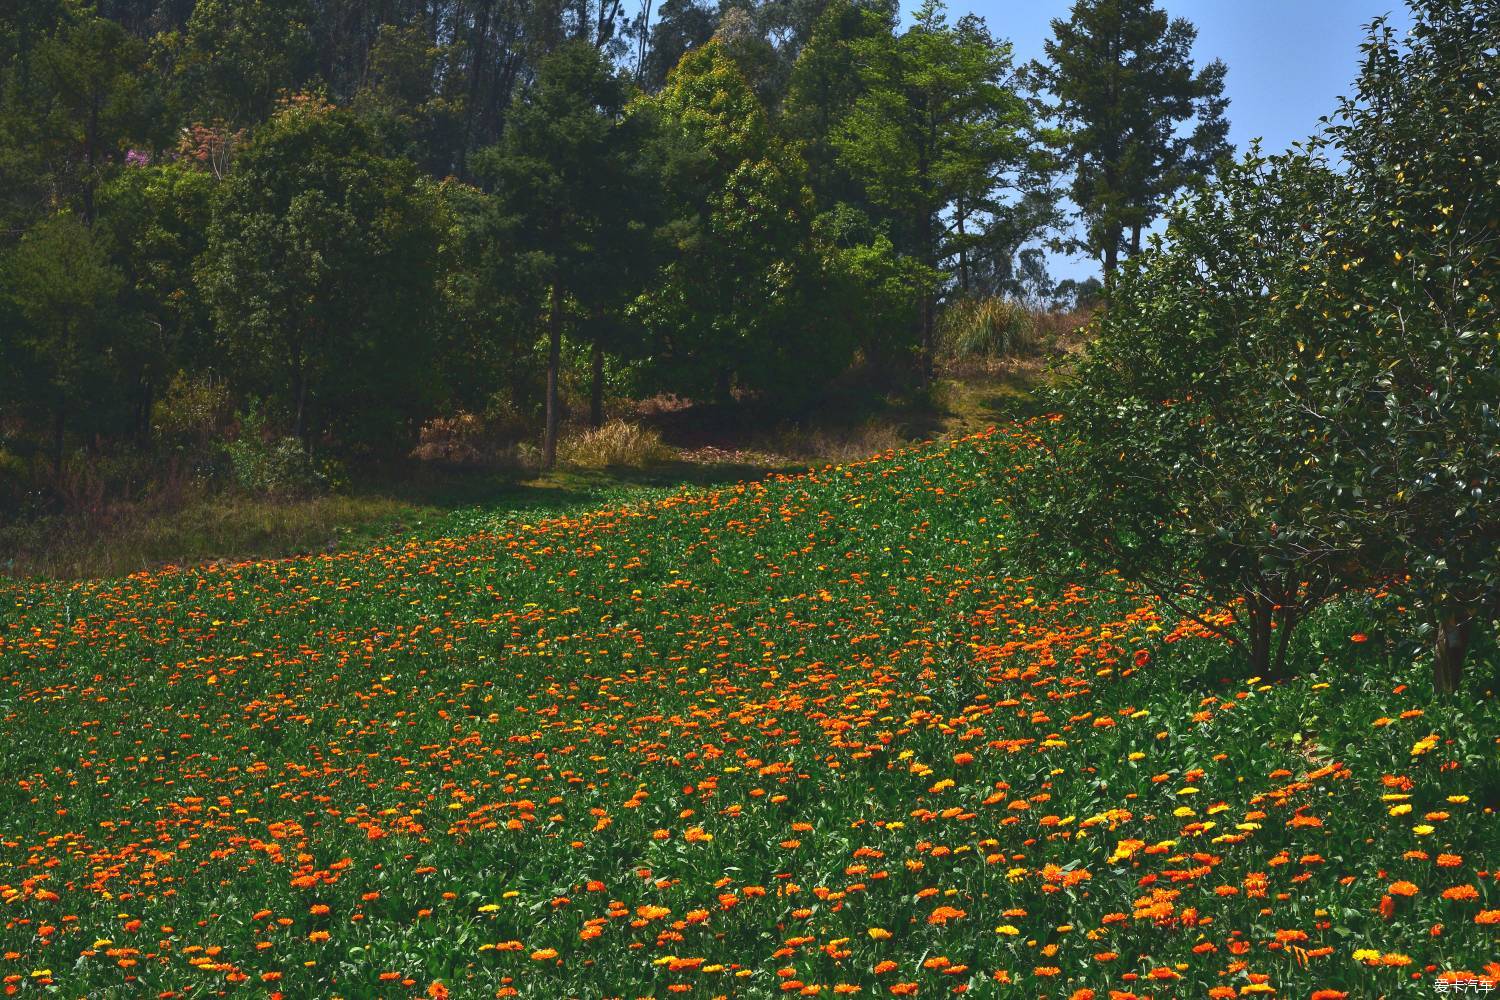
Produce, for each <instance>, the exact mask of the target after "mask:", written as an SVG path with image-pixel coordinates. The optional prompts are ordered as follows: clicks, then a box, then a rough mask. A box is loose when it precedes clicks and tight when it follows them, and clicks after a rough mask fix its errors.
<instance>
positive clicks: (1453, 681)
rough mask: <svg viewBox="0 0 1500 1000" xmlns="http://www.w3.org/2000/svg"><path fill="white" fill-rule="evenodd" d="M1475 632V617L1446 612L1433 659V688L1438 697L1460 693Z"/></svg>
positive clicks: (1438, 633) (1434, 646)
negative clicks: (1459, 688) (1471, 640)
mask: <svg viewBox="0 0 1500 1000" xmlns="http://www.w3.org/2000/svg"><path fill="white" fill-rule="evenodd" d="M1473 630H1474V618H1473V616H1471V615H1468V614H1464V613H1462V612H1452V611H1449V612H1445V613H1444V614H1443V620H1442V621H1441V622H1439V623H1438V630H1437V640H1436V641H1435V642H1434V643H1433V658H1432V686H1433V688H1434V689H1435V690H1436V691H1437V693H1438V694H1453V693H1454V692H1455V691H1457V690H1458V686H1459V684H1460V682H1461V681H1462V680H1463V672H1464V657H1465V656H1467V655H1468V653H1469V640H1470V639H1471V638H1472V637H1473Z"/></svg>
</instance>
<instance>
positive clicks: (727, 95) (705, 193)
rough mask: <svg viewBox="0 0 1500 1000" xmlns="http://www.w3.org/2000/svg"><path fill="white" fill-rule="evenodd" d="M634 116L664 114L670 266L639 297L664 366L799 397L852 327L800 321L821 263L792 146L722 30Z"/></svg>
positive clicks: (720, 383) (727, 386)
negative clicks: (775, 128) (783, 137)
mask: <svg viewBox="0 0 1500 1000" xmlns="http://www.w3.org/2000/svg"><path fill="white" fill-rule="evenodd" d="M635 114H637V115H647V114H649V115H652V116H654V118H655V119H656V123H657V128H658V129H659V133H658V135H659V141H660V142H661V143H662V144H663V145H664V148H665V152H664V155H663V160H664V166H663V181H664V183H665V185H666V191H667V197H668V199H669V201H670V204H671V205H672V206H673V207H672V213H673V215H672V218H671V219H670V220H669V222H668V224H667V225H666V226H665V227H664V231H663V234H662V237H663V239H664V241H665V242H666V244H667V246H666V249H665V253H666V255H667V260H666V263H665V264H664V266H663V268H662V271H661V273H660V275H659V276H658V278H657V279H656V280H655V281H654V282H652V283H651V284H650V285H649V286H648V287H647V288H645V289H644V290H643V294H642V296H641V300H640V302H639V303H638V305H637V313H638V314H639V315H640V317H641V319H642V321H643V322H644V323H645V324H646V325H647V327H648V328H649V329H650V330H651V331H652V332H653V334H654V336H655V338H656V343H657V354H658V358H657V362H658V371H659V372H661V373H670V375H669V377H670V380H671V382H672V383H674V384H676V385H678V386H680V387H681V388H682V389H684V390H686V391H689V392H694V393H700V394H701V393H712V394H714V395H716V396H717V397H718V398H720V399H721V400H724V399H727V398H728V397H729V393H730V390H731V388H732V387H733V386H734V385H735V383H736V382H738V383H739V384H740V385H741V386H743V387H745V388H753V389H760V390H772V391H779V392H784V393H786V394H787V395H791V396H795V395H796V394H797V393H798V392H800V391H801V390H802V389H804V388H805V386H806V385H807V384H808V383H809V381H811V379H813V378H816V373H821V372H826V371H827V367H826V364H827V360H826V359H827V356H828V352H832V353H834V354H837V353H839V352H840V351H841V350H843V347H842V345H840V344H839V343H838V341H839V340H840V337H841V335H843V334H844V333H845V331H842V330H835V329H824V330H811V329H809V327H808V326H807V325H806V323H807V319H808V312H807V310H806V309H805V302H806V297H807V295H808V294H809V293H810V292H811V291H812V290H813V289H814V288H815V287H816V284H817V282H818V280H819V278H820V274H819V266H818V263H817V257H816V255H815V253H814V251H813V244H812V221H813V213H812V198H811V193H810V192H809V191H808V189H807V184H806V176H805V168H804V167H803V164H802V162H801V160H800V158H799V157H798V156H797V153H796V150H795V149H794V148H792V147H791V146H789V145H788V144H786V143H785V142H783V141H781V139H780V138H779V137H778V136H776V135H775V134H774V132H773V131H772V128H771V121H770V118H769V116H768V115H767V113H766V111H765V108H764V107H763V106H762V104H761V103H760V100H759V98H758V96H757V95H756V93H755V90H754V89H753V88H752V86H751V84H750V82H749V81H748V80H747V79H746V78H745V76H744V74H743V73H742V72H741V70H740V67H739V65H738V63H736V61H735V60H734V58H733V57H732V56H731V54H730V53H729V52H728V51H727V50H726V48H725V46H724V45H723V44H722V43H721V42H720V41H718V40H714V41H712V42H710V43H708V44H707V45H704V46H701V47H699V48H697V49H694V50H693V51H691V52H689V53H688V54H687V55H686V56H685V57H684V58H683V60H682V62H681V63H679V64H678V66H677V69H676V71H675V72H674V73H673V74H672V76H671V78H670V79H669V80H668V82H667V86H666V87H665V88H664V89H663V90H662V91H661V93H660V94H657V95H655V96H654V97H652V98H651V99H649V100H648V101H644V102H642V103H641V104H640V105H638V106H637V107H636V108H635ZM843 353H844V354H845V356H846V357H847V350H843Z"/></svg>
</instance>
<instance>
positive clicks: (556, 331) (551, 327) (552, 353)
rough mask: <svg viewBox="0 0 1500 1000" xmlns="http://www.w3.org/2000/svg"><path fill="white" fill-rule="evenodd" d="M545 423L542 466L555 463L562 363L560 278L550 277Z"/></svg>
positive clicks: (548, 466) (548, 467)
mask: <svg viewBox="0 0 1500 1000" xmlns="http://www.w3.org/2000/svg"><path fill="white" fill-rule="evenodd" d="M547 334H548V341H547V424H546V427H545V429H544V430H543V432H542V467H543V468H544V469H551V468H552V467H553V466H555V465H556V464H557V422H558V412H557V370H558V367H559V366H560V365H561V363H562V280H561V279H560V278H559V277H558V276H557V275H553V277H552V306H551V309H550V310H549V314H548V317H547Z"/></svg>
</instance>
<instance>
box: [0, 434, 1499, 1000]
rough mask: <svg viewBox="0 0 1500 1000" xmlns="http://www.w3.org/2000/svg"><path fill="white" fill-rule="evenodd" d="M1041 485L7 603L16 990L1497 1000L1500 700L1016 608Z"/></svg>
mask: <svg viewBox="0 0 1500 1000" xmlns="http://www.w3.org/2000/svg"><path fill="white" fill-rule="evenodd" d="M1017 440H1018V439H1017V437H1016V436H1014V435H1013V433H1012V432H1011V431H1009V430H1006V429H1003V428H1002V429H1001V430H999V431H993V432H987V433H982V434H978V435H974V436H970V437H967V438H964V439H962V440H959V441H954V442H943V443H938V444H932V445H926V446H922V447H919V448H916V449H912V450H907V451H901V452H888V453H886V454H884V455H882V456H877V457H876V458H874V459H871V460H869V461H865V462H858V463H852V464H848V465H842V466H831V467H827V468H824V469H822V470H820V471H814V472H811V473H808V474H805V475H800V476H772V477H770V478H768V479H766V480H763V481H760V482H752V483H746V484H742V485H738V486H733V487H728V488H721V489H717V490H714V491H705V490H697V491H690V492H686V493H668V492H662V493H659V494H651V495H648V496H647V497H646V498H645V499H632V500H631V501H629V502H628V503H627V504H625V505H616V506H606V507H596V508H584V509H579V510H577V511H574V512H570V513H567V514H565V515H548V516H545V517H541V516H538V517H537V519H534V520H529V521H528V520H523V519H522V518H521V517H518V516H508V515H504V514H496V513H482V512H475V511H468V512H461V513H456V514H451V515H448V516H447V517H445V518H443V519H441V520H439V521H437V522H435V523H429V524H427V525H426V526H425V527H424V528H423V529H422V533H421V534H420V536H419V537H408V538H402V539H400V540H395V541H387V542H383V543H374V544H372V545H371V546H370V547H367V548H363V549H360V550H358V551H349V552H341V553H336V554H328V555H322V556H315V557H305V558H297V559H288V560H278V561H257V562H244V563H237V564H223V565H213V566H206V567H203V568H200V569H194V570H180V571H179V570H166V571H162V572H156V573H151V574H139V575H135V576H132V577H129V578H125V579H117V580H105V581H94V582H87V583H77V584H67V583H40V582H38V583H30V584H21V583H13V584H8V585H0V588H3V589H0V597H3V601H0V664H3V666H0V682H3V683H0V692H3V694H0V739H3V741H4V743H5V746H6V758H5V759H6V765H5V779H6V780H5V781H4V782H3V784H0V788H3V796H4V798H3V809H0V898H3V900H4V903H5V905H4V914H5V917H6V923H5V926H4V930H3V933H0V950H3V952H4V958H3V962H0V975H3V977H4V980H3V981H4V984H5V986H6V989H7V992H14V993H15V994H16V995H19V996H35V995H41V994H43V993H44V992H47V991H49V990H50V991H51V992H55V993H56V994H58V995H64V996H82V995H88V996H115V995H121V996H123V995H139V996H157V997H162V998H167V997H199V996H209V995H220V994H224V993H227V994H230V995H246V996H264V995H266V994H273V995H274V994H278V993H279V994H281V995H284V996H286V997H324V996H342V997H376V996H380V997H402V996H413V995H427V996H446V995H450V994H451V995H452V996H455V997H471V996H472V997H488V996H522V997H537V998H556V997H567V996H578V997H589V998H594V997H601V996H621V997H637V996H643V995H650V996H657V997H666V996H677V995H685V996H703V997H710V996H736V997H770V996H779V995H789V996H798V995H801V996H820V995H821V996H825V997H826V996H835V995H838V996H842V995H846V994H853V995H859V996H908V995H918V996H924V997H925V996H937V995H942V994H946V993H950V992H952V993H962V992H965V991H970V992H972V993H973V994H974V995H977V996H1003V997H1017V998H1021V997H1024V998H1043V997H1045V998H1054V1000H1055V998H1073V1000H1086V998H1091V997H1096V996H1097V997H1098V998H1100V1000H1102V998H1104V997H1120V998H1125V997H1132V996H1133V997H1157V998H1167V997H1189V996H1192V997H1201V996H1212V997H1229V996H1253V995H1261V996H1277V997H1288V998H1291V997H1298V998H1306V997H1309V996H1311V997H1314V998H1318V1000H1337V998H1340V997H1351V998H1355V997H1357V998H1361V1000H1363V998H1374V997H1384V996H1391V997H1394V996H1407V995H1425V994H1426V993H1428V992H1430V991H1431V989H1432V986H1431V983H1432V981H1433V979H1434V978H1435V977H1436V976H1437V975H1438V974H1441V973H1453V974H1459V975H1469V976H1480V975H1485V974H1486V969H1488V973H1487V974H1488V975H1489V976H1491V977H1500V967H1497V966H1496V965H1494V964H1493V963H1495V962H1496V961H1497V960H1500V937H1497V932H1500V878H1497V873H1496V871H1495V870H1494V865H1495V864H1496V863H1497V862H1500V827H1497V822H1496V816H1495V809H1496V808H1497V807H1500V760H1497V757H1500V755H1497V753H1496V742H1495V734H1496V733H1497V732H1500V712H1497V711H1496V704H1495V700H1494V698H1493V696H1492V695H1490V694H1488V693H1487V694H1486V695H1485V696H1484V697H1483V698H1479V699H1476V700H1474V701H1472V702H1469V703H1454V704H1451V705H1444V706H1442V707H1441V708H1440V709H1439V708H1434V707H1433V703H1432V701H1431V698H1430V694H1429V693H1428V692H1427V691H1426V689H1425V688H1423V687H1422V684H1423V683H1424V682H1423V680H1422V679H1421V678H1422V677H1423V674H1422V671H1421V669H1420V668H1419V667H1412V666H1410V664H1409V662H1407V661H1405V660H1403V659H1402V658H1401V653H1400V647H1399V646H1397V645H1395V644H1394V643H1393V642H1392V643H1388V642H1387V640H1386V639H1385V636H1384V633H1383V631H1382V628H1381V625H1380V622H1381V621H1382V620H1384V618H1385V616H1388V615H1392V614H1397V613H1398V612H1397V610H1396V609H1394V608H1391V607H1389V606H1388V602H1385V601H1383V600H1382V599H1381V597H1380V595H1370V596H1368V597H1367V598H1364V599H1362V600H1360V601H1355V602H1349V601H1346V602H1343V603H1341V604H1338V605H1336V606H1334V607H1333V608H1331V609H1327V610H1325V611H1324V612H1322V613H1321V615H1320V617H1319V618H1318V619H1317V620H1315V621H1314V622H1312V623H1310V625H1309V626H1308V628H1307V629H1306V632H1305V634H1304V637H1303V638H1302V639H1301V640H1300V648H1299V649H1298V650H1297V651H1296V657H1295V658H1296V662H1297V664H1298V665H1299V666H1300V667H1301V668H1302V673H1301V676H1300V677H1299V678H1298V679H1297V680H1294V681H1290V682H1287V683H1285V684H1281V685H1274V686H1273V685H1265V684H1260V683H1258V682H1257V681H1256V680H1255V679H1251V680H1245V679H1237V680H1236V679H1230V678H1233V677H1234V670H1235V666H1234V663H1233V661H1232V660H1231V659H1230V658H1229V656H1228V655H1227V651H1226V650H1225V649H1224V648H1223V646H1222V644H1221V643H1220V642H1218V641H1217V640H1212V639H1207V638H1203V637H1201V636H1200V635H1198V634H1197V632H1196V631H1195V630H1194V629H1189V628H1183V627H1179V626H1178V625H1177V624H1176V623H1174V622H1173V621H1171V620H1167V619H1165V618H1163V617H1162V616H1161V615H1159V614H1158V613H1157V612H1156V611H1155V610H1154V609H1153V607H1152V606H1151V604H1150V602H1149V601H1147V600H1145V599H1144V598H1141V597H1138V596H1131V595H1129V594H1127V593H1124V592H1122V591H1121V589H1120V588H1119V587H1118V586H1116V585H1115V581H1114V580H1113V578H1111V577H1109V576H1107V575H1106V576H1101V577H1100V578H1099V579H1098V580H1097V581H1096V584H1095V585H1094V586H1090V587H1087V588H1085V587H1079V586H1061V585H1059V584H1056V583H1054V582H1053V581H1050V580H1044V579H1033V578H1018V577H1015V576H1012V575H1008V570H1011V571H1013V568H1012V567H1009V566H1008V564H1007V557H1006V535H1007V534H1008V533H1012V532H1016V531H1021V530H1024V526H1022V525H1015V524H1012V523H1010V522H1009V521H1008V519H1007V518H1006V515H1005V512H1004V509H1003V507H1002V506H1000V505H999V504H998V503H997V502H996V499H995V496H994V491H993V488H992V487H991V486H990V485H989V484H988V481H987V477H986V474H987V470H988V469H990V468H991V467H992V466H993V465H994V464H995V463H1003V462H1007V461H1010V453H1011V452H1012V451H1013V450H1014V449H1015V448H1016V447H1017V446H1018V445H1017ZM1484 656H1485V658H1486V659H1488V660H1489V661H1490V662H1488V663H1479V664H1475V666H1474V668H1473V669H1474V670H1475V671H1476V674H1477V675H1478V676H1480V677H1482V676H1483V675H1484V673H1485V672H1490V673H1493V669H1494V668H1493V658H1492V654H1489V653H1486V654H1484ZM1408 678H1410V679H1411V683H1412V685H1413V686H1412V687H1408V684H1407V683H1406V681H1407V680H1408ZM1486 963H1491V964H1490V965H1488V966H1486ZM1418 984H1421V985H1418Z"/></svg>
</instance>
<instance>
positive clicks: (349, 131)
mask: <svg viewBox="0 0 1500 1000" xmlns="http://www.w3.org/2000/svg"><path fill="white" fill-rule="evenodd" d="M437 233H438V229H437V225H436V219H435V215H434V206H433V203H432V199H430V198H428V197H426V196H425V193H424V191H423V190H422V189H421V187H420V186H419V185H418V183H417V178H416V172H415V170H414V169H413V168H412V166H411V164H410V163H408V162H406V161H403V160H397V159H392V158H389V157H386V156H383V155H381V153H380V151H379V149H378V148H377V144H376V142H375V137H374V135H373V133H372V132H371V130H370V129H369V127H368V125H367V124H366V123H364V122H363V121H361V120H360V119H359V118H358V117H357V116H355V115H353V114H352V113H350V112H348V111H345V110H340V109H337V108H334V107H332V106H331V105H328V104H326V103H324V102H322V101H321V100H320V99H318V98H313V97H308V96H305V95H304V96H300V97H298V98H295V99H293V100H291V101H289V102H288V103H287V104H286V105H285V106H283V107H282V108H281V109H280V110H279V111H278V112H277V113H276V114H275V115H274V116H273V117H272V118H271V120H270V121H268V122H267V123H266V124H265V125H263V126H262V127H261V128H260V129H259V130H257V132H256V133H255V134H254V135H253V136H252V137H251V141H250V142H249V143H248V144H247V145H246V146H245V148H244V149H243V150H242V151H241V152H240V153H239V154H238V155H237V158H236V160H235V163H234V168H233V171H232V173H231V175H230V179H229V181H228V183H227V184H226V185H225V188H224V191H223V194H222V197H221V199H220V202H219V205H218V207H217V208H216V210H215V212H214V217H213V221H212V223H211V224H210V226H209V232H208V246H207V249H206V251H205V253H204V255H203V257H202V259H201V261H200V264H199V268H198V274H197V285H198V287H199V290H200V293H201V294H202V295H203V296H204V299H205V301H206V303H207V305H208V307H209V310H210V312H211V315H212V317H213V321H214V325H215V327H216V328H217V330H218V331H219V334H220V336H221V337H222V338H223V341H224V345H223V346H224V349H225V351H226V354H227V355H228V356H229V357H231V358H233V359H234V360H235V361H236V362H237V363H238V365H239V371H240V373H241V379H242V381H243V382H244V383H245V384H246V387H247V388H253V389H256V390H259V391H262V392H265V393H267V394H268V395H270V396H271V397H272V398H273V399H274V400H275V401H277V402H279V403H281V404H283V405H284V406H285V408H286V410H287V411H288V412H289V413H290V415H291V421H292V426H293V431H294V433H295V434H296V436H298V437H300V438H302V439H303V440H304V441H307V440H310V439H311V438H312V437H313V435H314V433H315V432H318V431H327V432H334V433H337V434H339V435H340V436H341V438H342V440H344V441H346V442H350V443H358V442H364V443H369V442H378V441H382V440H386V441H389V440H390V439H391V438H393V437H394V438H397V439H399V438H400V437H402V436H403V435H402V432H403V431H405V430H409V426H408V422H409V421H410V420H411V419H413V418H415V417H418V416H420V415H422V413H423V412H424V410H425V409H426V406H427V403H428V401H429V400H430V399H431V398H432V397H433V395H434V392H435V388H436V387H435V386H434V384H433V378H432V373H433V370H434V366H433V357H432V354H433V348H434V337H433V330H432V322H433V317H434V316H435V314H436V313H437V309H436V306H437V301H436V292H437V286H436V275H435V273H434V269H435V267H436V261H437Z"/></svg>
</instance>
